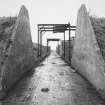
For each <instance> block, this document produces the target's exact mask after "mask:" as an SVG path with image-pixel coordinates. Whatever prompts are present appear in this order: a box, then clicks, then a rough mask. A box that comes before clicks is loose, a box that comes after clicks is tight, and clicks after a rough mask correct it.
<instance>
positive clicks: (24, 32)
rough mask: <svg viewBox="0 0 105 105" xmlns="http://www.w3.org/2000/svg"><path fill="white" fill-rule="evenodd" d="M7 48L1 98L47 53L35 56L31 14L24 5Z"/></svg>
mask: <svg viewBox="0 0 105 105" xmlns="http://www.w3.org/2000/svg"><path fill="white" fill-rule="evenodd" d="M6 44H7V43H6ZM0 45H1V43H0ZM6 48H7V49H6V50H5V59H3V63H2V65H1V66H0V99H2V98H3V97H4V96H5V95H6V92H7V91H8V90H9V89H10V88H11V87H12V86H13V85H14V84H15V83H16V82H17V81H18V80H19V79H20V78H21V77H22V76H23V74H24V73H25V72H27V71H28V70H32V69H33V68H34V67H35V66H36V62H38V60H41V59H42V58H44V57H45V55H46V52H43V56H42V57H41V58H40V59H38V58H35V57H36V55H35V54H36V53H35V51H34V49H35V47H34V46H33V43H32V39H31V32H30V22H29V15H28V11H27V9H26V8H25V7H24V6H22V7H21V10H20V12H19V15H18V17H17V20H16V22H15V26H14V29H13V32H12V34H11V35H10V36H9V43H8V44H7V45H6ZM42 49H45V47H42Z"/></svg>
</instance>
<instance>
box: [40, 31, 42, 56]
mask: <svg viewBox="0 0 105 105" xmlns="http://www.w3.org/2000/svg"><path fill="white" fill-rule="evenodd" d="M41 55H42V32H41V31H40V56H41Z"/></svg>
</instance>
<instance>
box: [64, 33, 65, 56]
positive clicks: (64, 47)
mask: <svg viewBox="0 0 105 105" xmlns="http://www.w3.org/2000/svg"><path fill="white" fill-rule="evenodd" d="M64 57H65V32H64Z"/></svg>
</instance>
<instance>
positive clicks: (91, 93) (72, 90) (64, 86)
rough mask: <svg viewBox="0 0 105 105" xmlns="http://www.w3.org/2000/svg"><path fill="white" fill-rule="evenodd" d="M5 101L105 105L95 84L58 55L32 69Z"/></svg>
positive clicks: (12, 103)
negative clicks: (74, 70)
mask: <svg viewBox="0 0 105 105" xmlns="http://www.w3.org/2000/svg"><path fill="white" fill-rule="evenodd" d="M0 104H1V105H105V103H104V101H103V100H101V99H100V97H99V96H98V94H97V92H96V91H95V90H94V88H93V87H92V86H91V85H90V84H89V83H88V81H86V80H85V79H84V78H82V77H81V76H80V75H78V74H77V73H76V72H73V70H72V69H71V68H70V67H69V66H68V65H67V64H66V63H65V62H64V61H63V60H62V59H61V58H60V56H59V55H57V54H56V53H55V52H52V53H51V55H50V56H49V57H48V58H46V59H45V61H44V62H42V63H41V64H40V66H39V67H37V68H35V69H34V70H33V71H30V72H29V73H28V74H27V75H26V76H25V77H24V78H23V79H22V80H21V81H20V82H19V83H18V84H17V85H16V86H15V87H14V89H13V90H12V91H11V92H10V93H9V94H8V96H7V97H6V99H5V100H3V101H0Z"/></svg>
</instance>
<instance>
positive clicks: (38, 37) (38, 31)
mask: <svg viewBox="0 0 105 105" xmlns="http://www.w3.org/2000/svg"><path fill="white" fill-rule="evenodd" d="M37 27H38V53H37V56H38V57H39V31H40V30H39V25H38V26H37Z"/></svg>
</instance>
